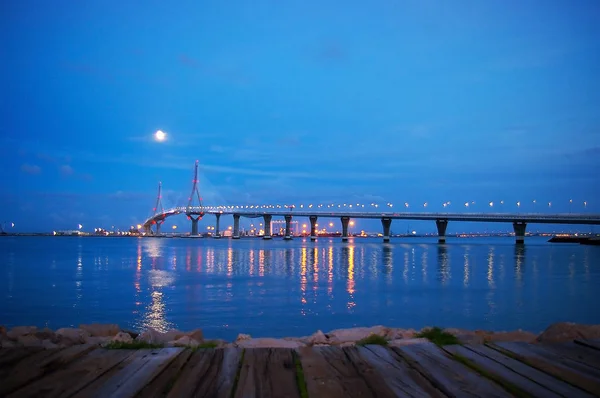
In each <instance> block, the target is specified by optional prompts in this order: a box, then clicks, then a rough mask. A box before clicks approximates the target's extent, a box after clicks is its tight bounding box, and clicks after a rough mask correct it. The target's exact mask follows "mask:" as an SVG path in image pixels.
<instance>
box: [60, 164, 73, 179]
mask: <svg viewBox="0 0 600 398" xmlns="http://www.w3.org/2000/svg"><path fill="white" fill-rule="evenodd" d="M59 170H60V174H61V175H63V176H64V177H67V176H72V175H73V174H75V170H73V168H72V167H71V166H69V165H68V164H63V165H62V166H60V168H59Z"/></svg>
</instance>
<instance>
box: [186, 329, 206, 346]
mask: <svg viewBox="0 0 600 398" xmlns="http://www.w3.org/2000/svg"><path fill="white" fill-rule="evenodd" d="M187 336H188V337H189V338H191V339H194V340H196V341H197V342H199V343H202V342H203V341H204V333H202V329H195V330H192V331H191V332H189V333H187Z"/></svg>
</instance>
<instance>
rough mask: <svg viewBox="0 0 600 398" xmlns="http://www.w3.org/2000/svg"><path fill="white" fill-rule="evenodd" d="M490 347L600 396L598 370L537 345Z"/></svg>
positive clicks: (513, 344) (500, 344)
mask: <svg viewBox="0 0 600 398" xmlns="http://www.w3.org/2000/svg"><path fill="white" fill-rule="evenodd" d="M490 347H492V348H495V349H498V350H500V351H501V352H502V351H504V352H507V353H509V355H512V356H514V357H516V358H517V359H519V360H521V361H524V362H526V363H528V364H529V365H531V366H534V367H536V368H538V369H540V370H542V371H544V372H547V373H550V374H552V375H553V376H555V377H558V378H559V379H561V380H564V381H566V382H568V383H571V384H573V385H576V386H578V387H580V388H582V389H584V390H586V391H588V392H590V393H592V394H594V395H598V396H600V378H598V370H597V369H594V368H592V367H589V366H587V365H584V364H582V363H580V362H577V361H573V360H571V359H568V358H566V357H564V356H561V355H558V354H556V353H553V352H551V351H548V350H546V349H544V348H543V347H541V346H539V345H536V344H527V343H520V342H501V343H494V344H490Z"/></svg>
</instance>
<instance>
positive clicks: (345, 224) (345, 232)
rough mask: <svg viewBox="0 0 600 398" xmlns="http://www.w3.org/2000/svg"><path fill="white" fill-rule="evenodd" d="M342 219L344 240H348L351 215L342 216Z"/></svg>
mask: <svg viewBox="0 0 600 398" xmlns="http://www.w3.org/2000/svg"><path fill="white" fill-rule="evenodd" d="M341 220H342V242H348V224H349V223H350V217H347V216H344V217H341Z"/></svg>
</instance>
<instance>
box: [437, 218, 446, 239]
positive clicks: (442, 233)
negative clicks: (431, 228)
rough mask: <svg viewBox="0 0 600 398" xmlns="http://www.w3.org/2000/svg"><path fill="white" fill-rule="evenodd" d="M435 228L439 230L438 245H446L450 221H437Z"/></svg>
mask: <svg viewBox="0 0 600 398" xmlns="http://www.w3.org/2000/svg"><path fill="white" fill-rule="evenodd" d="M435 226H436V227H437V230H438V243H446V228H447V227H448V220H444V219H442V220H435Z"/></svg>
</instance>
